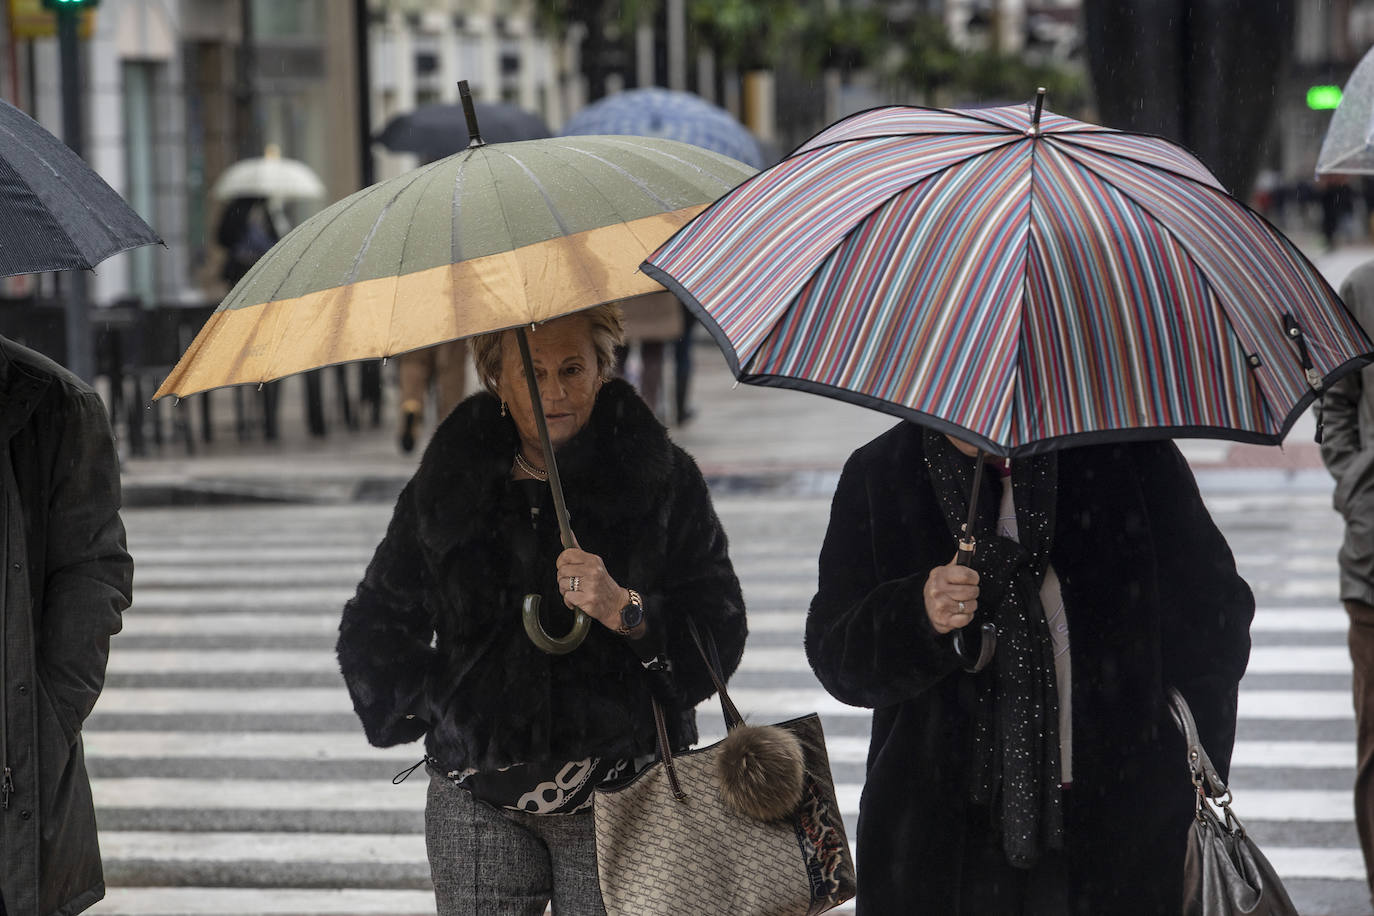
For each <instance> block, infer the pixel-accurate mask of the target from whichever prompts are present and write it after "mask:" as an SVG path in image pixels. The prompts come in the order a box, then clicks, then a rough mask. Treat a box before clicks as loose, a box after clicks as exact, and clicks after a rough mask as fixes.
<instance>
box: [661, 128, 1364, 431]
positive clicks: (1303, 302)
mask: <svg viewBox="0 0 1374 916" xmlns="http://www.w3.org/2000/svg"><path fill="white" fill-rule="evenodd" d="M643 269H644V270H645V271H646V272H647V273H648V274H650V275H651V276H653V277H655V278H656V279H658V280H660V281H662V282H663V283H664V285H665V286H667V287H668V288H669V289H671V290H672V291H673V292H675V293H676V294H677V295H678V296H679V297H680V298H681V299H682V300H683V301H684V302H686V303H687V304H688V305H689V306H690V307H691V308H692V309H693V310H694V311H695V312H696V313H697V315H698V316H699V317H700V318H701V319H702V320H703V322H704V323H705V324H706V325H707V327H708V328H710V329H711V331H712V333H713V334H714V335H715V337H716V340H717V342H718V343H719V344H720V345H721V347H722V349H724V351H725V353H726V356H727V358H728V359H729V360H730V364H731V367H732V368H733V369H734V371H735V374H736V376H737V377H738V378H739V379H741V380H742V381H746V382H753V383H757V384H762V385H775V386H782V387H791V388H800V389H804V390H808V391H814V392H818V393H821V394H827V395H831V396H833V397H837V398H841V399H844V400H849V401H853V402H856V403H859V404H864V405H866V406H869V407H874V408H877V409H879V410H884V411H887V412H890V413H893V414H896V415H897V416H900V417H905V418H909V419H911V420H914V421H916V422H919V423H923V424H926V425H928V426H932V427H934V428H936V429H939V430H942V431H945V432H948V433H951V434H953V435H956V436H958V437H960V438H962V439H964V440H966V441H968V442H971V443H974V444H976V445H978V446H979V447H981V448H983V449H984V450H986V451H988V452H991V453H994V454H999V455H1017V454H1031V453H1035V452H1040V451H1045V450H1048V449H1052V448H1060V447H1065V446H1069V445H1075V444H1086V443H1088V442H1094V441H1104V440H1110V439H1128V438H1146V437H1160V436H1187V437H1216V438H1229V439H1238V440H1241V441H1249V442H1258V443H1271V444H1273V443H1278V442H1280V441H1281V440H1282V438H1283V436H1284V434H1285V433H1286V432H1287V431H1288V429H1289V428H1290V427H1291V426H1292V424H1293V422H1294V421H1295V420H1296V419H1297V417H1298V416H1299V414H1300V413H1301V411H1303V410H1304V409H1305V408H1306V407H1307V406H1308V404H1310V403H1311V401H1312V400H1313V398H1314V397H1315V396H1316V394H1317V393H1318V391H1319V390H1320V389H1321V388H1322V387H1323V386H1325V385H1327V384H1329V383H1330V382H1331V381H1333V380H1334V379H1335V378H1336V377H1338V376H1339V375H1342V374H1344V373H1345V372H1348V371H1352V370H1353V369H1355V368H1357V367H1358V366H1360V365H1363V364H1365V363H1366V362H1368V359H1366V358H1365V357H1366V355H1374V354H1369V351H1370V350H1371V349H1374V348H1372V347H1371V344H1370V341H1369V339H1368V338H1367V337H1366V336H1365V334H1364V332H1363V331H1362V330H1361V329H1360V327H1359V325H1358V324H1356V322H1355V320H1354V318H1353V317H1352V316H1351V314H1350V313H1349V312H1348V311H1347V310H1346V308H1345V306H1344V305H1343V304H1342V303H1341V301H1340V300H1339V299H1338V298H1337V296H1336V294H1335V293H1334V292H1333V291H1332V290H1331V288H1330V287H1329V286H1328V285H1327V284H1326V282H1325V281H1324V280H1323V279H1322V278H1321V276H1320V275H1319V274H1318V273H1317V271H1316V269H1315V268H1314V267H1313V266H1312V265H1311V264H1310V263H1309V262H1308V261H1307V260H1306V259H1305V258H1304V257H1303V256H1302V254H1300V253H1299V252H1298V251H1297V249H1296V248H1294V246H1293V245H1292V243H1290V242H1289V241H1288V239H1287V238H1285V237H1284V236H1283V235H1282V234H1281V233H1279V232H1278V231H1277V230H1276V229H1274V228H1273V227H1272V226H1270V225H1269V224H1268V223H1267V222H1265V221H1264V220H1263V219H1262V218H1261V217H1259V216H1257V215H1256V214H1255V213H1253V212H1252V211H1250V210H1249V209H1248V208H1246V207H1245V206H1244V205H1242V204H1241V203H1239V202H1238V201H1236V200H1235V199H1234V198H1232V197H1230V196H1229V195H1228V194H1226V193H1225V191H1224V190H1223V189H1222V188H1221V186H1220V185H1219V184H1218V183H1217V181H1216V179H1215V178H1214V177H1213V176H1212V175H1211V173H1209V172H1208V171H1207V169H1206V168H1205V167H1204V166H1203V165H1202V164H1201V163H1200V162H1198V161H1197V160H1196V159H1195V158H1193V157H1192V156H1191V155H1189V154H1188V153H1186V152H1184V151H1183V150H1182V149H1180V148H1178V147H1177V146H1174V145H1173V144H1171V143H1168V142H1166V141H1164V140H1160V139H1157V138H1154V137H1147V136H1141V135H1136V134H1129V133H1122V132H1117V131H1113V130H1108V129H1106V128H1102V127H1097V126H1095V125H1091V124H1086V123H1083V122H1079V121H1074V120H1071V119H1069V118H1065V117H1061V116H1058V115H1054V114H1050V113H1048V112H1046V113H1044V115H1043V116H1041V115H1040V114H1039V106H1038V105H1037V106H1036V110H1035V111H1032V110H1031V109H1030V107H1029V106H1027V107H1024V108H1023V107H1019V106H1017V107H1005V108H990V109H981V110H967V111H953V110H939V109H925V108H912V107H888V108H879V109H874V110H871V111H867V112H863V113H860V114H857V115H854V116H852V117H849V118H847V119H845V120H843V121H840V122H839V123H837V124H835V125H833V126H831V127H830V128H828V129H826V130H825V131H822V132H821V133H820V134H818V135H817V136H815V137H814V138H812V139H811V140H810V141H808V142H807V143H805V144H803V145H802V146H801V147H800V148H798V149H797V150H796V151H795V152H794V153H792V154H791V155H790V156H788V157H787V158H786V159H784V160H783V161H782V162H780V163H778V164H777V165H775V166H773V167H772V168H770V169H768V170H767V171H765V172H761V173H760V174H758V175H757V176H755V177H754V178H753V179H751V180H750V181H747V182H745V183H744V184H743V185H741V186H740V187H739V188H737V189H735V190H734V191H733V192H731V193H730V194H728V195H726V196H725V197H723V198H722V199H721V200H719V201H717V202H716V203H715V204H714V205H712V206H711V207H710V208H709V209H708V210H707V211H705V212H704V213H703V214H702V215H700V216H698V217H697V218H696V219H694V220H693V221H692V222H691V223H689V224H688V225H687V226H686V227H684V228H683V229H682V230H681V231H679V232H678V233H677V234H676V235H674V236H673V238H672V239H670V240H669V241H668V242H667V243H665V244H664V245H663V247H662V248H660V249H659V250H658V251H657V252H655V253H654V254H653V255H652V256H651V257H650V258H649V259H648V260H647V261H646V262H645V264H644V266H643Z"/></svg>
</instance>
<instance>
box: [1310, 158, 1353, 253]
mask: <svg viewBox="0 0 1374 916" xmlns="http://www.w3.org/2000/svg"><path fill="white" fill-rule="evenodd" d="M1317 199H1318V201H1319V202H1320V204H1321V214H1322V215H1321V232H1322V241H1323V242H1324V243H1325V245H1326V250H1327V251H1334V250H1335V248H1336V234H1337V233H1338V232H1339V231H1340V228H1341V224H1342V223H1343V222H1345V220H1346V219H1347V218H1348V217H1349V216H1350V215H1351V213H1352V212H1353V211H1354V199H1355V195H1354V192H1353V191H1351V189H1350V182H1349V180H1348V179H1346V177H1345V176H1344V175H1322V176H1321V177H1320V178H1318V179H1317Z"/></svg>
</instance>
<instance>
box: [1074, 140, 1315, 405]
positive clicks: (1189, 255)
mask: <svg viewBox="0 0 1374 916" xmlns="http://www.w3.org/2000/svg"><path fill="white" fill-rule="evenodd" d="M1061 152H1062V153H1064V154H1065V158H1066V159H1067V160H1068V161H1070V162H1072V163H1074V165H1075V166H1077V167H1078V168H1080V169H1083V170H1084V171H1086V172H1088V173H1090V174H1091V175H1092V176H1093V177H1094V178H1096V179H1097V180H1098V181H1100V182H1102V184H1103V185H1105V186H1106V187H1109V188H1111V189H1112V190H1113V191H1115V192H1116V193H1117V194H1118V195H1120V197H1121V199H1122V201H1124V202H1126V203H1128V204H1130V206H1131V207H1133V208H1134V209H1135V210H1136V211H1137V212H1138V213H1140V214H1141V216H1142V217H1143V218H1145V219H1147V220H1148V221H1149V222H1150V223H1151V224H1152V225H1153V226H1155V227H1156V229H1157V230H1158V231H1159V232H1160V233H1161V234H1162V235H1164V236H1166V237H1167V238H1168V239H1169V240H1170V242H1172V244H1173V245H1174V247H1175V249H1176V250H1177V251H1178V252H1179V254H1180V256H1182V257H1184V258H1186V259H1187V261H1188V263H1189V264H1191V265H1192V267H1193V269H1194V272H1195V273H1196V275H1197V282H1198V283H1199V284H1200V285H1201V286H1202V288H1203V289H1205V290H1206V292H1207V296H1208V298H1209V299H1210V300H1211V301H1213V302H1215V303H1216V307H1217V310H1218V311H1219V312H1220V314H1221V316H1222V317H1223V318H1224V319H1225V323H1226V330H1227V332H1228V333H1229V334H1230V335H1231V339H1232V340H1233V341H1235V342H1236V343H1237V344H1239V345H1240V347H1241V352H1242V353H1246V352H1249V350H1248V348H1247V347H1246V344H1245V340H1244V338H1243V337H1242V336H1241V334H1240V332H1239V331H1238V330H1237V329H1236V322H1235V321H1233V320H1232V318H1231V313H1230V312H1229V311H1227V309H1226V306H1225V304H1224V302H1223V299H1222V297H1221V296H1220V295H1218V294H1217V290H1216V288H1215V287H1214V286H1213V285H1212V282H1211V280H1210V279H1208V276H1207V273H1206V271H1205V270H1204V269H1203V267H1202V265H1201V264H1200V263H1199V262H1198V259H1197V257H1196V255H1194V253H1193V251H1192V249H1191V248H1190V247H1189V246H1188V245H1187V244H1185V243H1184V241H1183V239H1182V238H1180V237H1179V235H1178V234H1177V233H1175V232H1174V231H1173V229H1172V228H1171V227H1170V226H1169V225H1168V224H1167V223H1165V222H1164V221H1162V220H1160V219H1158V218H1157V217H1155V216H1154V214H1152V213H1151V212H1150V211H1149V210H1148V209H1146V208H1145V207H1144V206H1142V205H1141V204H1140V203H1139V202H1138V201H1137V200H1136V199H1135V198H1134V197H1133V196H1132V195H1131V194H1130V193H1129V192H1128V191H1126V190H1125V189H1124V188H1122V187H1121V186H1120V185H1118V184H1116V183H1115V182H1113V181H1112V180H1111V179H1110V178H1109V177H1108V176H1106V175H1103V174H1101V173H1100V172H1098V171H1097V170H1096V169H1094V168H1092V167H1091V166H1090V165H1089V164H1087V163H1086V162H1084V161H1082V160H1081V159H1079V158H1078V157H1077V156H1074V155H1072V153H1070V152H1069V151H1067V150H1061ZM1131 161H1132V162H1135V160H1134V159H1132V160H1131ZM1138 164H1140V165H1142V167H1146V166H1144V164H1143V163H1138ZM1164 171H1168V172H1169V173H1170V174H1171V175H1172V174H1175V173H1174V172H1173V171H1172V170H1169V169H1165V170H1164ZM1179 177H1180V178H1183V179H1185V180H1190V179H1188V176H1186V175H1181V176H1179ZM1194 184H1196V185H1197V186H1198V187H1202V188H1206V189H1207V190H1208V191H1210V192H1211V193H1213V194H1216V193H1222V194H1224V193H1225V192H1224V191H1223V192H1218V191H1217V189H1216V188H1213V187H1211V186H1209V185H1207V184H1204V183H1202V182H1194ZM1227 196H1228V197H1229V196H1230V195H1227ZM1231 199H1232V200H1235V198H1231ZM1236 203H1238V204H1240V201H1236ZM1240 206H1242V207H1244V208H1245V209H1246V210H1249V209H1250V208H1249V207H1245V205H1244V204H1240ZM1250 212H1253V211H1250ZM1280 238H1282V239H1283V240H1284V241H1285V242H1287V238H1286V237H1284V236H1280ZM1290 245H1291V243H1290ZM1252 378H1253V376H1252ZM1256 388H1257V389H1258V390H1259V392H1260V394H1261V397H1260V399H1259V400H1260V408H1261V409H1262V410H1263V411H1264V415H1265V417H1266V418H1267V419H1268V420H1269V421H1270V422H1274V421H1275V420H1279V421H1280V422H1281V420H1282V418H1281V417H1276V416H1275V414H1274V411H1273V407H1272V404H1271V401H1270V398H1269V396H1268V395H1267V394H1266V393H1265V392H1264V389H1263V387H1261V386H1259V384H1258V382H1256Z"/></svg>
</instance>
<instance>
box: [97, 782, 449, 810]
mask: <svg viewBox="0 0 1374 916" xmlns="http://www.w3.org/2000/svg"><path fill="white" fill-rule="evenodd" d="M428 785H429V780H428V779H427V778H425V777H423V776H421V777H419V778H414V779H408V780H406V781H405V782H403V783H401V784H400V785H392V784H391V783H390V782H389V781H382V780H329V779H318V780H313V779H312V780H303V779H182V778H177V779H159V778H155V777H144V776H134V777H129V778H114V779H99V778H98V779H92V780H91V791H92V793H93V794H94V795H95V803H96V808H97V810H98V809H100V808H194V809H198V810H205V809H216V808H238V809H249V810H259V811H300V810H303V809H312V810H326V811H419V810H423V809H424V806H425V789H426V787H427V786H428Z"/></svg>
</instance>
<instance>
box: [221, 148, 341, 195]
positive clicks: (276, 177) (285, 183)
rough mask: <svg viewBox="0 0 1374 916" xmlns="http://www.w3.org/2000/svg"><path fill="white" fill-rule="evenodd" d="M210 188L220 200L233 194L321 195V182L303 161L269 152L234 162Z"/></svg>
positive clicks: (322, 185)
mask: <svg viewBox="0 0 1374 916" xmlns="http://www.w3.org/2000/svg"><path fill="white" fill-rule="evenodd" d="M211 192H212V193H213V194H214V196H215V197H216V198H217V199H219V200H231V199H233V198H235V197H266V198H278V199H282V200H315V199H317V198H320V197H323V196H324V182H322V181H320V176H318V175H316V174H315V170H314V169H312V168H311V167H310V166H308V165H306V164H305V163H304V162H301V161H300V160H298V159H283V158H281V157H280V156H274V155H270V154H269V155H266V156H255V157H253V158H252V159H241V160H239V161H238V162H235V163H234V164H233V165H231V166H229V168H227V169H225V170H224V171H223V172H222V173H221V174H220V176H219V178H218V179H217V180H216V181H215V184H214V186H213V187H212V188H211Z"/></svg>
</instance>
